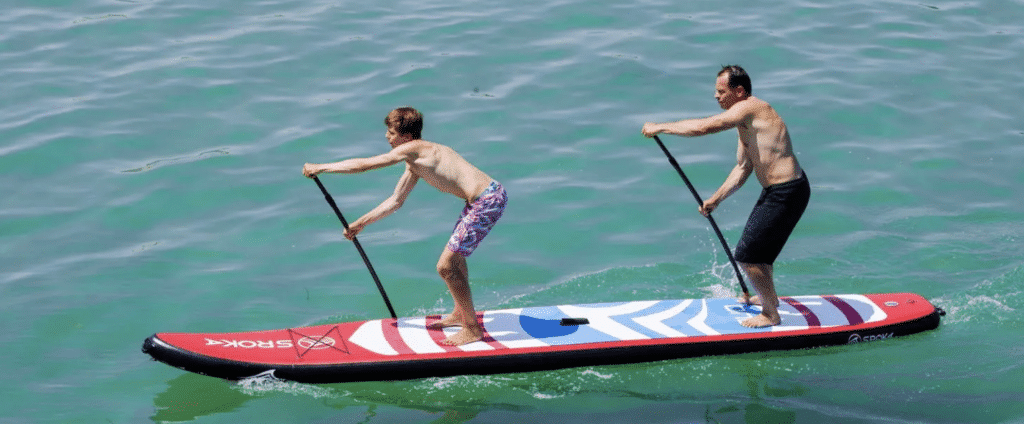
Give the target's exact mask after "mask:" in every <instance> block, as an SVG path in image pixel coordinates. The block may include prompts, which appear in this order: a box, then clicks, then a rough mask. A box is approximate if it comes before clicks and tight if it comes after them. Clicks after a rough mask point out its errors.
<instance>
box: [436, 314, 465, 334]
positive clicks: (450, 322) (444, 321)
mask: <svg viewBox="0 0 1024 424" xmlns="http://www.w3.org/2000/svg"><path fill="white" fill-rule="evenodd" d="M461 326H462V320H460V319H459V318H458V317H457V316H456V315H455V314H454V313H453V314H451V315H448V316H446V317H444V318H441V319H440V320H438V321H434V322H432V323H430V324H428V325H427V328H429V329H432V330H436V329H438V328H447V327H461Z"/></svg>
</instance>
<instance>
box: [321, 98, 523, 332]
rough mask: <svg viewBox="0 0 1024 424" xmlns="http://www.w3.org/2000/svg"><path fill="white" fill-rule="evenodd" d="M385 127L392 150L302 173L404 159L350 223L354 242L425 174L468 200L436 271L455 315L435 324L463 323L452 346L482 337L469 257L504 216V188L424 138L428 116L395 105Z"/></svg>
mask: <svg viewBox="0 0 1024 424" xmlns="http://www.w3.org/2000/svg"><path fill="white" fill-rule="evenodd" d="M384 125H385V126H387V134H386V137H387V139H388V143H389V144H391V151H390V152H388V153H385V154H382V155H378V156H374V157H371V158H357V159H348V160H343V161H341V162H334V163H327V164H315V163H307V164H305V166H304V167H303V168H302V173H303V175H305V176H307V177H310V178H312V177H313V176H314V175H317V174H319V173H321V172H332V173H345V174H353V173H358V172H364V171H369V170H371V169H377V168H383V167H386V166H391V165H394V164H397V163H400V162H405V173H403V174H402V177H401V178H399V179H398V185H397V186H395V191H394V193H393V194H392V195H391V197H389V198H387V200H384V202H383V203H381V204H380V205H379V206H377V207H376V208H374V209H373V210H371V211H369V212H367V213H366V215H363V216H362V217H360V218H359V219H357V220H356V221H355V222H353V223H352V224H351V225H349V228H348V230H347V231H345V237H347V238H348V239H349V240H351V239H353V238H355V237H356V234H359V232H360V231H362V230H363V228H365V227H366V226H367V225H369V224H372V223H374V222H376V221H377V220H379V219H381V218H383V217H385V216H388V215H390V214H391V213H392V212H394V211H396V210H398V208H400V207H402V203H403V202H405V199H406V198H407V197H408V196H409V193H410V192H411V191H412V189H413V187H415V186H416V182H417V181H419V179H420V178H422V179H424V180H425V181H426V182H428V183H430V185H432V186H434V187H435V188H437V189H438V190H440V191H442V192H444V193H448V194H451V195H454V196H455V197H458V198H460V199H463V200H464V201H465V202H466V207H465V208H463V210H462V216H461V217H460V218H459V221H458V223H457V224H456V226H455V230H454V232H453V234H452V236H451V238H450V239H449V240H448V244H447V245H446V246H445V249H444V251H443V252H442V253H441V258H440V259H439V260H438V262H437V272H438V274H440V276H441V278H442V279H444V281H445V283H446V284H447V285H448V290H449V291H450V292H451V294H452V299H454V300H455V309H454V310H453V311H452V313H451V315H449V316H447V317H445V318H443V319H441V320H440V321H438V322H435V323H433V324H432V325H431V328H443V327H455V326H461V327H462V329H461V330H459V331H458V332H457V333H455V334H453V335H451V336H450V337H448V338H446V339H445V340H443V341H442V343H444V344H446V345H450V346H459V345H463V344H466V343H471V342H474V341H477V340H480V339H481V338H483V327H482V326H481V325H480V323H479V322H478V321H477V317H476V310H475V309H474V308H473V298H472V296H471V294H470V291H469V270H468V268H467V265H466V257H468V256H469V255H470V254H472V253H473V250H474V249H476V247H477V245H478V244H479V243H480V241H481V240H483V238H484V236H486V235H487V233H488V232H490V230H491V228H492V227H493V226H494V224H495V223H496V222H497V221H498V219H499V218H501V215H502V213H503V212H504V210H505V203H506V201H507V196H506V194H505V189H504V188H502V186H501V184H498V182H497V181H494V180H493V179H491V177H489V176H487V174H485V173H483V172H482V171H480V170H479V169H477V168H476V167H475V166H473V165H471V164H470V163H469V162H467V161H466V160H465V159H463V158H462V156H459V154H458V153H456V152H455V150H452V149H451V148H450V147H448V146H445V145H441V144H437V143H431V142H429V141H425V140H422V139H420V133H421V131H422V129H423V115H422V114H421V113H420V112H418V111H417V110H416V109H413V108H411V107H402V108H398V109H395V110H393V111H391V113H389V114H388V116H387V117H386V118H384Z"/></svg>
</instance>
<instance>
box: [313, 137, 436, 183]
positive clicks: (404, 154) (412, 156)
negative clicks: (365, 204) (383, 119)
mask: <svg viewBox="0 0 1024 424" xmlns="http://www.w3.org/2000/svg"><path fill="white" fill-rule="evenodd" d="M417 153H418V150H417V149H415V148H414V146H412V145H409V144H403V145H401V146H398V147H396V148H394V149H391V151H390V152H387V153H384V154H382V155H377V156H374V157H370V158H353V159H346V160H343V161H340V162H334V163H307V164H305V165H304V166H303V167H302V175H305V176H306V177H309V178H313V176H314V175H317V174H320V173H323V172H329V173H335V174H358V173H360V172H366V171H370V170H373V169H378V168H383V167H386V166H391V165H394V164H396V163H399V162H402V161H410V160H416V157H417Z"/></svg>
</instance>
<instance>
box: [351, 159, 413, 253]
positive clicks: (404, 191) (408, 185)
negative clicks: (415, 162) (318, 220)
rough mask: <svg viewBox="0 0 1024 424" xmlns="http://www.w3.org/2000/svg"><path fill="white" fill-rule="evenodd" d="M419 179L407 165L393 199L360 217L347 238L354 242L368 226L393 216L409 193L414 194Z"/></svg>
mask: <svg viewBox="0 0 1024 424" xmlns="http://www.w3.org/2000/svg"><path fill="white" fill-rule="evenodd" d="M419 179H420V177H419V176H417V175H416V174H414V173H413V172H412V169H411V167H410V166H409V165H406V166H405V173H403V174H402V177H401V178H399V179H398V185H396V186H395V191H394V192H393V193H392V194H391V197H388V198H387V199H385V200H384V201H383V202H381V204H380V205H377V207H376V208H373V210H371V211H369V212H367V213H366V215H363V216H361V217H359V219H357V220H355V222H353V223H351V224H349V226H348V229H347V230H345V237H346V238H348V239H349V240H352V239H353V238H355V237H356V235H357V234H359V232H360V231H362V230H363V228H366V226H367V225H370V224H372V223H374V222H377V221H378V220H380V219H381V218H384V217H385V216H388V215H391V214H392V213H393V212H394V211H396V210H398V208H400V207H402V204H403V203H405V199H407V198H408V197H409V193H410V192H412V189H413V187H416V182H417V181H419Z"/></svg>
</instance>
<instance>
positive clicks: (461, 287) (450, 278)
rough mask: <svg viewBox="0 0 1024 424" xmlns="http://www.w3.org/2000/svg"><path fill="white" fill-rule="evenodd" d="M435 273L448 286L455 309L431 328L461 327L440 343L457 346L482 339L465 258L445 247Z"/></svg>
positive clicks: (481, 330) (482, 334) (481, 329)
mask: <svg viewBox="0 0 1024 424" xmlns="http://www.w3.org/2000/svg"><path fill="white" fill-rule="evenodd" d="M437 273H438V275H440V276H441V278H442V279H444V282H445V284H447V285H448V291H449V292H451V294H452V299H453V300H455V309H453V310H452V314H451V315H449V316H448V317H446V318H444V319H442V320H441V321H440V322H438V323H436V324H435V325H434V326H433V327H452V326H459V325H461V326H462V329H461V330H459V332H458V333H455V334H453V335H451V336H450V337H448V338H447V339H444V341H442V342H441V343H444V344H446V345H450V346H459V345H463V344H466V343H470V342H475V341H477V340H480V339H482V338H483V336H484V332H483V327H481V326H480V323H479V322H478V321H477V319H476V309H474V307H473V296H472V294H471V293H470V291H469V269H468V267H467V265H466V258H464V257H462V255H460V254H458V253H455V252H453V251H451V250H450V249H448V248H447V247H446V248H445V249H444V252H443V253H441V259H439V260H438V261H437Z"/></svg>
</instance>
